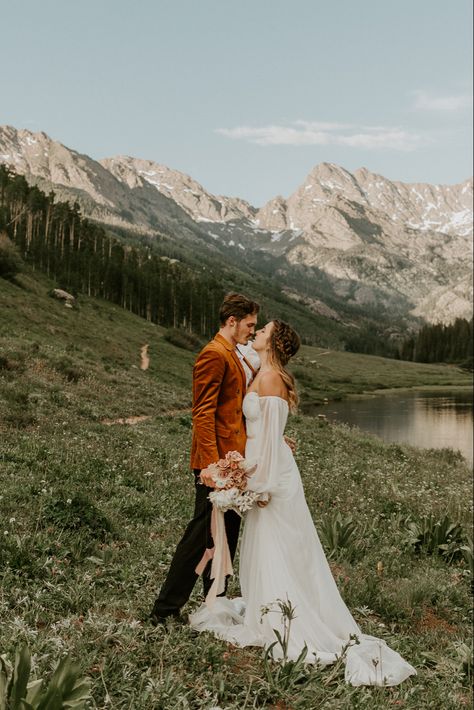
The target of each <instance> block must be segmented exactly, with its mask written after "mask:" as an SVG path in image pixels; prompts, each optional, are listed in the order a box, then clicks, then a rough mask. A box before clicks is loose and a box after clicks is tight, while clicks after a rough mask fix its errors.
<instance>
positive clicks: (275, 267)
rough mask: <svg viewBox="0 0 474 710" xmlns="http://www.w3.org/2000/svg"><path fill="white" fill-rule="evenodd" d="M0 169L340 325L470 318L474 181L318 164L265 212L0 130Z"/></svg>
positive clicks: (152, 168)
mask: <svg viewBox="0 0 474 710" xmlns="http://www.w3.org/2000/svg"><path fill="white" fill-rule="evenodd" d="M0 162H3V163H7V164H8V165H10V166H11V167H12V168H13V169H14V170H15V171H16V172H18V173H20V174H23V175H24V176H25V177H26V179H27V180H28V181H29V182H33V183H36V184H37V185H38V186H39V187H40V188H41V189H43V190H46V191H49V190H51V189H53V190H54V192H55V193H56V194H57V196H58V198H59V199H67V200H69V201H76V202H78V203H79V205H80V207H81V210H82V212H83V214H84V215H86V216H88V217H89V218H91V219H94V220H96V221H99V222H101V223H104V224H106V225H109V226H110V228H112V229H114V228H115V229H117V228H120V229H121V230H126V231H127V232H128V233H130V234H135V235H147V236H148V237H149V238H150V239H153V236H154V235H156V234H162V235H163V234H164V235H166V236H167V237H168V238H169V239H172V240H173V241H174V242H176V243H179V244H180V245H181V246H182V247H184V248H189V249H192V250H193V253H195V254H196V253H201V252H202V253H212V252H218V253H219V254H220V255H221V256H224V257H225V258H226V259H228V260H229V261H230V262H231V263H236V264H238V265H239V268H242V267H245V264H246V263H247V264H248V263H252V267H253V268H256V269H257V270H259V271H261V272H262V273H263V274H266V275H267V276H268V277H269V278H272V279H273V280H277V282H278V284H279V285H280V286H281V290H282V291H283V292H284V293H285V294H286V295H287V296H289V297H290V298H293V299H295V300H298V301H299V302H301V303H304V304H306V305H307V307H309V308H310V309H311V310H313V311H315V312H317V313H319V314H321V315H324V316H327V317H329V318H333V319H335V320H344V319H345V320H347V318H348V317H349V318H350V316H351V314H366V315H370V316H371V317H377V318H381V319H382V320H383V321H384V322H386V323H387V322H389V321H390V318H396V319H402V320H404V321H405V322H407V323H410V322H412V323H415V322H416V321H417V320H418V321H419V319H423V320H426V321H430V322H450V321H452V320H453V319H454V318H456V317H466V318H470V317H471V311H472V292H473V291H472V236H473V229H472V226H473V225H472V217H473V210H472V198H473V181H472V178H471V179H469V180H466V181H464V182H462V183H460V184H457V185H430V184H424V183H421V184H407V183H402V182H394V181H391V180H388V179H387V178H385V177H382V176H381V175H377V174H375V173H372V172H370V171H369V170H367V169H366V168H361V169H359V170H356V171H355V172H354V173H350V172H348V171H347V170H345V169H344V168H342V167H339V166H337V165H334V164H330V163H321V164H319V165H317V166H316V167H315V168H314V169H313V170H312V171H311V172H310V174H309V175H308V176H307V177H306V179H305V180H304V181H303V183H302V184H301V186H300V187H299V188H298V189H297V190H296V191H295V192H294V193H293V194H292V195H291V196H289V197H288V198H286V199H285V198H284V197H281V196H277V197H275V198H274V199H272V200H270V201H269V202H267V204H265V205H264V206H263V207H260V208H257V207H254V206H252V205H251V204H249V203H248V202H246V201H245V200H243V199H239V198H234V197H224V196H220V195H219V196H216V195H213V194H211V193H209V192H208V191H207V190H206V189H205V188H204V187H202V186H201V185H200V184H199V183H198V182H196V181H195V180H194V179H193V178H191V177H189V176H188V175H185V174H183V173H181V172H179V171H176V170H172V169H171V168H169V167H166V166H165V165H160V164H158V163H155V162H153V161H151V160H145V159H138V158H132V157H129V156H116V157H112V158H105V159H102V160H98V161H97V160H94V159H92V158H90V157H89V156H87V155H84V154H81V153H78V152H77V151H75V150H72V149H70V148H67V147H66V146H64V145H62V144H61V143H59V142H57V141H54V140H52V139H51V138H50V137H49V136H47V135H46V134H45V133H43V132H41V133H32V132H30V131H27V130H19V129H16V128H14V127H11V126H3V127H0Z"/></svg>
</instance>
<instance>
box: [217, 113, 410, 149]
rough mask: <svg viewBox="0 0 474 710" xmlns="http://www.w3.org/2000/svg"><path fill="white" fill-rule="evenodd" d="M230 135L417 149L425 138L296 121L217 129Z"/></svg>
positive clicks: (263, 141) (268, 141) (259, 140)
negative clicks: (287, 123) (285, 124)
mask: <svg viewBox="0 0 474 710" xmlns="http://www.w3.org/2000/svg"><path fill="white" fill-rule="evenodd" d="M216 132H217V133H220V134H221V135H223V136H226V137H227V138H232V139H234V140H245V141H247V142H249V143H255V144H257V145H262V146H268V145H291V146H307V145H341V146H349V147H352V148H365V149H369V150H372V149H374V150H375V149H390V150H400V151H411V150H415V149H416V148H417V147H418V146H419V145H420V144H421V143H423V142H424V139H423V138H422V137H421V136H419V135H417V134H415V133H409V132H408V131H404V130H402V129H400V128H397V127H383V126H357V125H354V124H350V123H327V122H317V121H303V120H298V121H293V122H292V123H291V124H290V125H288V126H284V125H268V126H261V127H252V126H236V127H235V128H217V129H216Z"/></svg>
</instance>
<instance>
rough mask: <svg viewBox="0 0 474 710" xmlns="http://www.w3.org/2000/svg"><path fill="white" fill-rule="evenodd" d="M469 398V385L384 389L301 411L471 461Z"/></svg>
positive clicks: (471, 416) (309, 405)
mask: <svg viewBox="0 0 474 710" xmlns="http://www.w3.org/2000/svg"><path fill="white" fill-rule="evenodd" d="M472 407H473V398H472V390H470V389H452V390H447V389H442V390H441V389H435V390H403V391H401V392H396V391H394V390H389V391H387V392H380V393H377V394H375V395H370V396H366V395H364V396H363V397H351V398H349V399H345V400H343V401H341V402H329V403H327V404H325V405H314V404H306V405H302V407H301V410H302V412H304V414H311V415H313V416H317V415H318V414H324V415H326V417H327V418H328V420H329V421H331V422H339V423H345V424H349V425H350V426H357V427H359V429H362V430H363V431H367V432H370V433H371V434H375V435H376V436H379V437H380V438H381V439H383V440H384V441H387V442H399V443H407V444H411V445H412V446H418V447H420V448H427V449H430V448H436V449H441V448H451V449H457V450H459V451H461V453H462V454H463V455H464V456H465V457H466V459H467V460H468V461H469V463H471V464H472V462H473V441H472V435H473V429H472V426H473V411H472Z"/></svg>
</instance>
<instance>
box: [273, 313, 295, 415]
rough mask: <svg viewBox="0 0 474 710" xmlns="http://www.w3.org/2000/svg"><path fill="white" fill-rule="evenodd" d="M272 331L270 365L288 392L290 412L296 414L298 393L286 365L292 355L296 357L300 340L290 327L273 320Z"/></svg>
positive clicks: (280, 321)
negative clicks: (279, 376) (276, 371)
mask: <svg viewBox="0 0 474 710" xmlns="http://www.w3.org/2000/svg"><path fill="white" fill-rule="evenodd" d="M272 322H273V330H272V333H271V335H270V358H269V360H270V364H271V365H273V367H274V368H275V369H276V370H278V372H279V373H280V375H281V378H282V380H283V382H284V383H285V385H286V388H287V390H288V404H289V406H290V411H291V412H296V411H297V409H298V399H299V398H298V392H297V390H296V382H295V378H294V377H293V375H292V374H291V372H289V371H288V370H287V369H286V365H287V364H288V361H289V359H290V358H292V357H293V355H296V353H297V352H298V350H299V349H300V345H301V338H300V336H299V335H298V333H297V332H296V330H293V328H292V327H291V325H288V323H285V321H282V320H278V319H277V318H275V319H274V320H273V321H272Z"/></svg>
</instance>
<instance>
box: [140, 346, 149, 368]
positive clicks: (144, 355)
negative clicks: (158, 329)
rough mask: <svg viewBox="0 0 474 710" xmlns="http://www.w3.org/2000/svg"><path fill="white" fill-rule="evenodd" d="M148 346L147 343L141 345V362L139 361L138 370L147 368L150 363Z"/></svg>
mask: <svg viewBox="0 0 474 710" xmlns="http://www.w3.org/2000/svg"><path fill="white" fill-rule="evenodd" d="M148 348H149V345H148V344H146V345H142V347H141V349H140V357H141V363H140V370H148V366H149V365H150V357H149V355H148Z"/></svg>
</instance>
